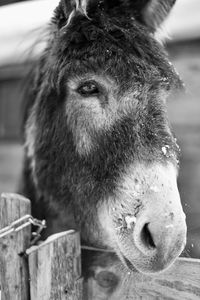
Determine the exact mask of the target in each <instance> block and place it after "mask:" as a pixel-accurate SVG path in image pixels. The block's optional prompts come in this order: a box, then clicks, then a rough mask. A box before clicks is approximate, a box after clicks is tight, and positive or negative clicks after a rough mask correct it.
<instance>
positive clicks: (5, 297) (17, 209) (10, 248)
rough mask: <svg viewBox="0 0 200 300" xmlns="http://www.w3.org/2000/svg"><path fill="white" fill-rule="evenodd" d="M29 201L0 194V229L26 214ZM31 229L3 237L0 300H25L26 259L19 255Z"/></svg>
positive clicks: (17, 196)
mask: <svg viewBox="0 0 200 300" xmlns="http://www.w3.org/2000/svg"><path fill="white" fill-rule="evenodd" d="M30 212H31V206H30V201H29V200H27V199H26V198H24V197H22V196H20V195H17V194H2V195H1V202H0V228H4V227H5V226H7V225H9V224H10V223H12V222H13V221H15V220H17V219H19V218H21V217H23V216H24V215H27V214H30ZM30 238H31V228H30V226H29V227H26V228H24V229H23V230H21V231H19V232H17V233H11V234H10V235H8V236H6V237H3V238H2V239H1V241H0V278H1V289H2V291H1V300H28V299H29V276H28V265H27V261H26V258H25V257H24V256H21V253H23V252H25V250H26V249H27V248H28V247H29V243H30Z"/></svg>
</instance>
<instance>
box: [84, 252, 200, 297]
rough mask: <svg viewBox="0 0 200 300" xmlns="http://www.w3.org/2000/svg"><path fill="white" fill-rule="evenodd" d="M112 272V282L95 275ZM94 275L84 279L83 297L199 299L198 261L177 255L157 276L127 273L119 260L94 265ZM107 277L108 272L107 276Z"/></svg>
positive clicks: (199, 274) (199, 270)
mask: <svg viewBox="0 0 200 300" xmlns="http://www.w3.org/2000/svg"><path fill="white" fill-rule="evenodd" d="M102 272H104V274H105V276H106V277H108V276H107V275H106V272H107V273H108V272H109V273H110V274H111V273H112V274H113V277H115V282H117V281H118V284H117V286H115V288H114V289H112V288H110V287H109V284H110V285H111V286H112V283H113V281H108V284H105V281H106V277H105V280H104V284H103V285H102V279H101V282H99V280H98V278H99V276H98V274H100V273H102ZM94 274H95V275H94V276H93V277H90V278H89V279H88V280H87V281H86V282H85V291H86V293H85V298H84V300H107V299H109V300H125V299H126V300H137V299H145V300H151V299H162V300H180V299H181V300H199V299H200V260H197V259H186V258H179V259H177V261H176V262H175V263H174V265H173V266H171V267H170V268H169V269H168V270H166V271H165V272H163V273H160V274H157V275H151V276H149V275H144V274H141V273H139V272H137V271H135V272H129V271H128V270H125V269H124V268H123V266H122V265H121V264H120V263H115V264H114V265H112V266H110V267H107V268H100V267H98V268H96V269H95V270H94ZM109 277H110V275H109Z"/></svg>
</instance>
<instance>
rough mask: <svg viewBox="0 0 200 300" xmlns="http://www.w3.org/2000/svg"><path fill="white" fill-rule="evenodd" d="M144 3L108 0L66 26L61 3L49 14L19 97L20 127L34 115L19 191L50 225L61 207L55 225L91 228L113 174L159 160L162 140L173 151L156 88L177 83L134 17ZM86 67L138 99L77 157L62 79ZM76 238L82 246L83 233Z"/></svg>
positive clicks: (109, 190) (111, 189)
mask: <svg viewBox="0 0 200 300" xmlns="http://www.w3.org/2000/svg"><path fill="white" fill-rule="evenodd" d="M143 2H145V3H146V2H147V1H135V2H134V3H135V4H134V5H135V6H134V7H132V10H131V13H130V9H129V8H128V9H127V5H125V4H126V2H124V3H125V4H124V3H123V5H121V6H119V7H116V5H114V2H113V1H110V2H109V5H108V3H107V4H104V3H103V2H101V3H100V4H101V5H99V6H95V5H94V4H93V5H91V7H90V11H89V14H88V15H89V17H92V19H88V18H86V17H85V16H84V15H81V14H77V15H76V16H75V17H74V18H73V19H72V21H71V23H70V24H69V26H68V27H65V23H66V13H67V12H66V11H65V10H64V9H63V7H62V5H61V4H60V5H59V6H58V8H57V9H56V11H55V16H54V18H53V19H52V23H51V27H50V33H49V41H48V45H47V48H46V50H45V51H44V53H43V55H42V57H41V59H40V60H39V61H38V63H37V65H36V66H35V69H34V72H33V74H32V77H31V84H30V85H29V88H28V90H29V92H28V96H27V97H26V102H27V103H26V112H25V119H24V124H26V123H27V119H28V117H29V114H30V111H31V110H32V109H33V107H34V110H35V115H36V124H37V130H36V142H35V157H34V159H35V160H36V169H35V176H36V178H37V184H35V183H34V181H33V179H32V170H31V169H30V161H29V159H28V158H27V157H26V153H25V162H24V174H23V187H22V190H21V192H22V193H23V194H25V195H26V196H27V197H29V198H30V199H31V200H32V202H33V206H32V207H33V215H34V216H35V217H38V218H46V219H47V223H48V222H49V224H50V223H51V220H53V219H57V218H60V212H61V211H62V212H65V214H66V220H64V221H63V220H62V221H61V222H60V223H62V222H63V224H61V225H60V229H66V228H71V227H76V228H78V229H79V230H80V229H81V228H85V227H86V228H88V227H91V228H92V227H93V226H95V225H94V224H95V222H94V219H95V218H96V205H97V203H98V202H99V201H101V199H103V198H104V197H105V196H106V195H110V194H112V193H113V192H114V190H115V184H116V179H117V178H118V176H119V172H120V171H122V170H123V168H125V167H126V166H127V165H128V164H129V163H130V162H132V161H135V160H139V161H146V162H153V161H164V160H166V159H168V160H169V159H172V158H167V157H165V158H164V157H163V155H162V153H161V152H160V149H161V147H162V145H163V144H168V145H170V147H171V149H172V150H171V151H172V152H173V153H175V156H176V152H177V148H176V145H175V142H174V139H173V137H172V135H171V133H170V129H169V125H168V121H167V117H166V112H165V109H164V107H163V105H162V104H161V103H160V102H159V100H158V99H157V94H158V92H159V91H160V90H161V88H164V89H165V90H166V91H169V90H172V89H174V88H177V87H180V85H181V82H180V80H179V77H178V76H177V74H176V73H175V72H174V69H173V68H172V66H171V65H170V64H169V62H168V60H167V58H166V54H165V53H164V51H163V49H162V47H161V45H160V44H159V43H158V42H156V41H155V40H154V38H153V37H152V36H151V33H150V31H151V30H150V29H148V28H147V27H145V26H144V25H143V24H142V23H141V22H140V19H141V16H140V15H139V13H138V11H140V10H141V9H140V10H138V8H139V7H140V6H141V5H142V4H141V3H143ZM127 3H129V2H128V1H127ZM119 11H120V14H119ZM122 12H123V13H122ZM105 66H106V67H105ZM87 72H93V73H95V74H108V75H109V76H111V77H112V78H114V79H115V80H116V82H117V84H118V86H119V87H120V90H119V94H121V95H123V93H124V91H126V90H127V89H130V88H132V89H136V90H138V91H139V92H140V96H139V101H140V103H139V105H138V109H137V112H136V113H135V115H132V114H130V115H127V116H126V118H124V119H123V120H122V121H120V122H117V123H116V124H114V126H113V127H112V130H110V131H109V132H105V133H104V134H101V135H99V136H97V137H96V138H95V140H94V141H93V143H94V144H95V147H94V149H93V151H91V152H90V153H89V154H88V155H87V156H84V157H80V155H79V154H78V153H77V152H76V150H75V145H74V141H73V137H72V133H71V132H70V130H69V128H68V127H67V125H66V116H65V109H64V106H65V103H66V101H67V93H68V91H67V89H66V84H65V83H66V81H67V80H68V78H70V77H71V76H73V75H78V74H84V73H87ZM144 86H145V90H144ZM133 129H134V130H133ZM93 222H94V223H93ZM93 230H95V228H94V229H93ZM86 231H87V229H86ZM48 234H49V232H48V231H47V233H46V235H48ZM88 234H89V233H88ZM82 240H84V242H85V243H87V236H82ZM90 244H91V242H90ZM95 245H96V242H95Z"/></svg>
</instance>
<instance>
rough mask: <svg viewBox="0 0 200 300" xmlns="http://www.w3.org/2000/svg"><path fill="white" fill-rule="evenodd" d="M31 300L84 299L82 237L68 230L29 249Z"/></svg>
mask: <svg viewBox="0 0 200 300" xmlns="http://www.w3.org/2000/svg"><path fill="white" fill-rule="evenodd" d="M27 253H28V256H29V270H30V286H31V300H55V299H56V300H72V299H73V300H79V299H82V279H81V259H80V256H81V252H80V237H79V234H78V233H77V232H74V231H66V232H61V233H58V234H55V235H53V236H51V237H49V238H48V239H47V240H46V241H45V242H44V243H42V244H41V245H39V246H38V247H34V248H31V249H30V250H28V252H27Z"/></svg>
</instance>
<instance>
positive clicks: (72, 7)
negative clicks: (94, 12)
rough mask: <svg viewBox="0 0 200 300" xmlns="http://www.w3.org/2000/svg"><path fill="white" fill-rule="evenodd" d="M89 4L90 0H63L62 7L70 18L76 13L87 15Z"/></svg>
mask: <svg viewBox="0 0 200 300" xmlns="http://www.w3.org/2000/svg"><path fill="white" fill-rule="evenodd" d="M88 2H89V0H61V1H60V6H61V7H62V9H63V12H64V14H65V17H66V18H68V17H69V16H70V14H71V13H72V12H75V11H79V12H80V13H82V14H85V15H86V14H87V5H88Z"/></svg>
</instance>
